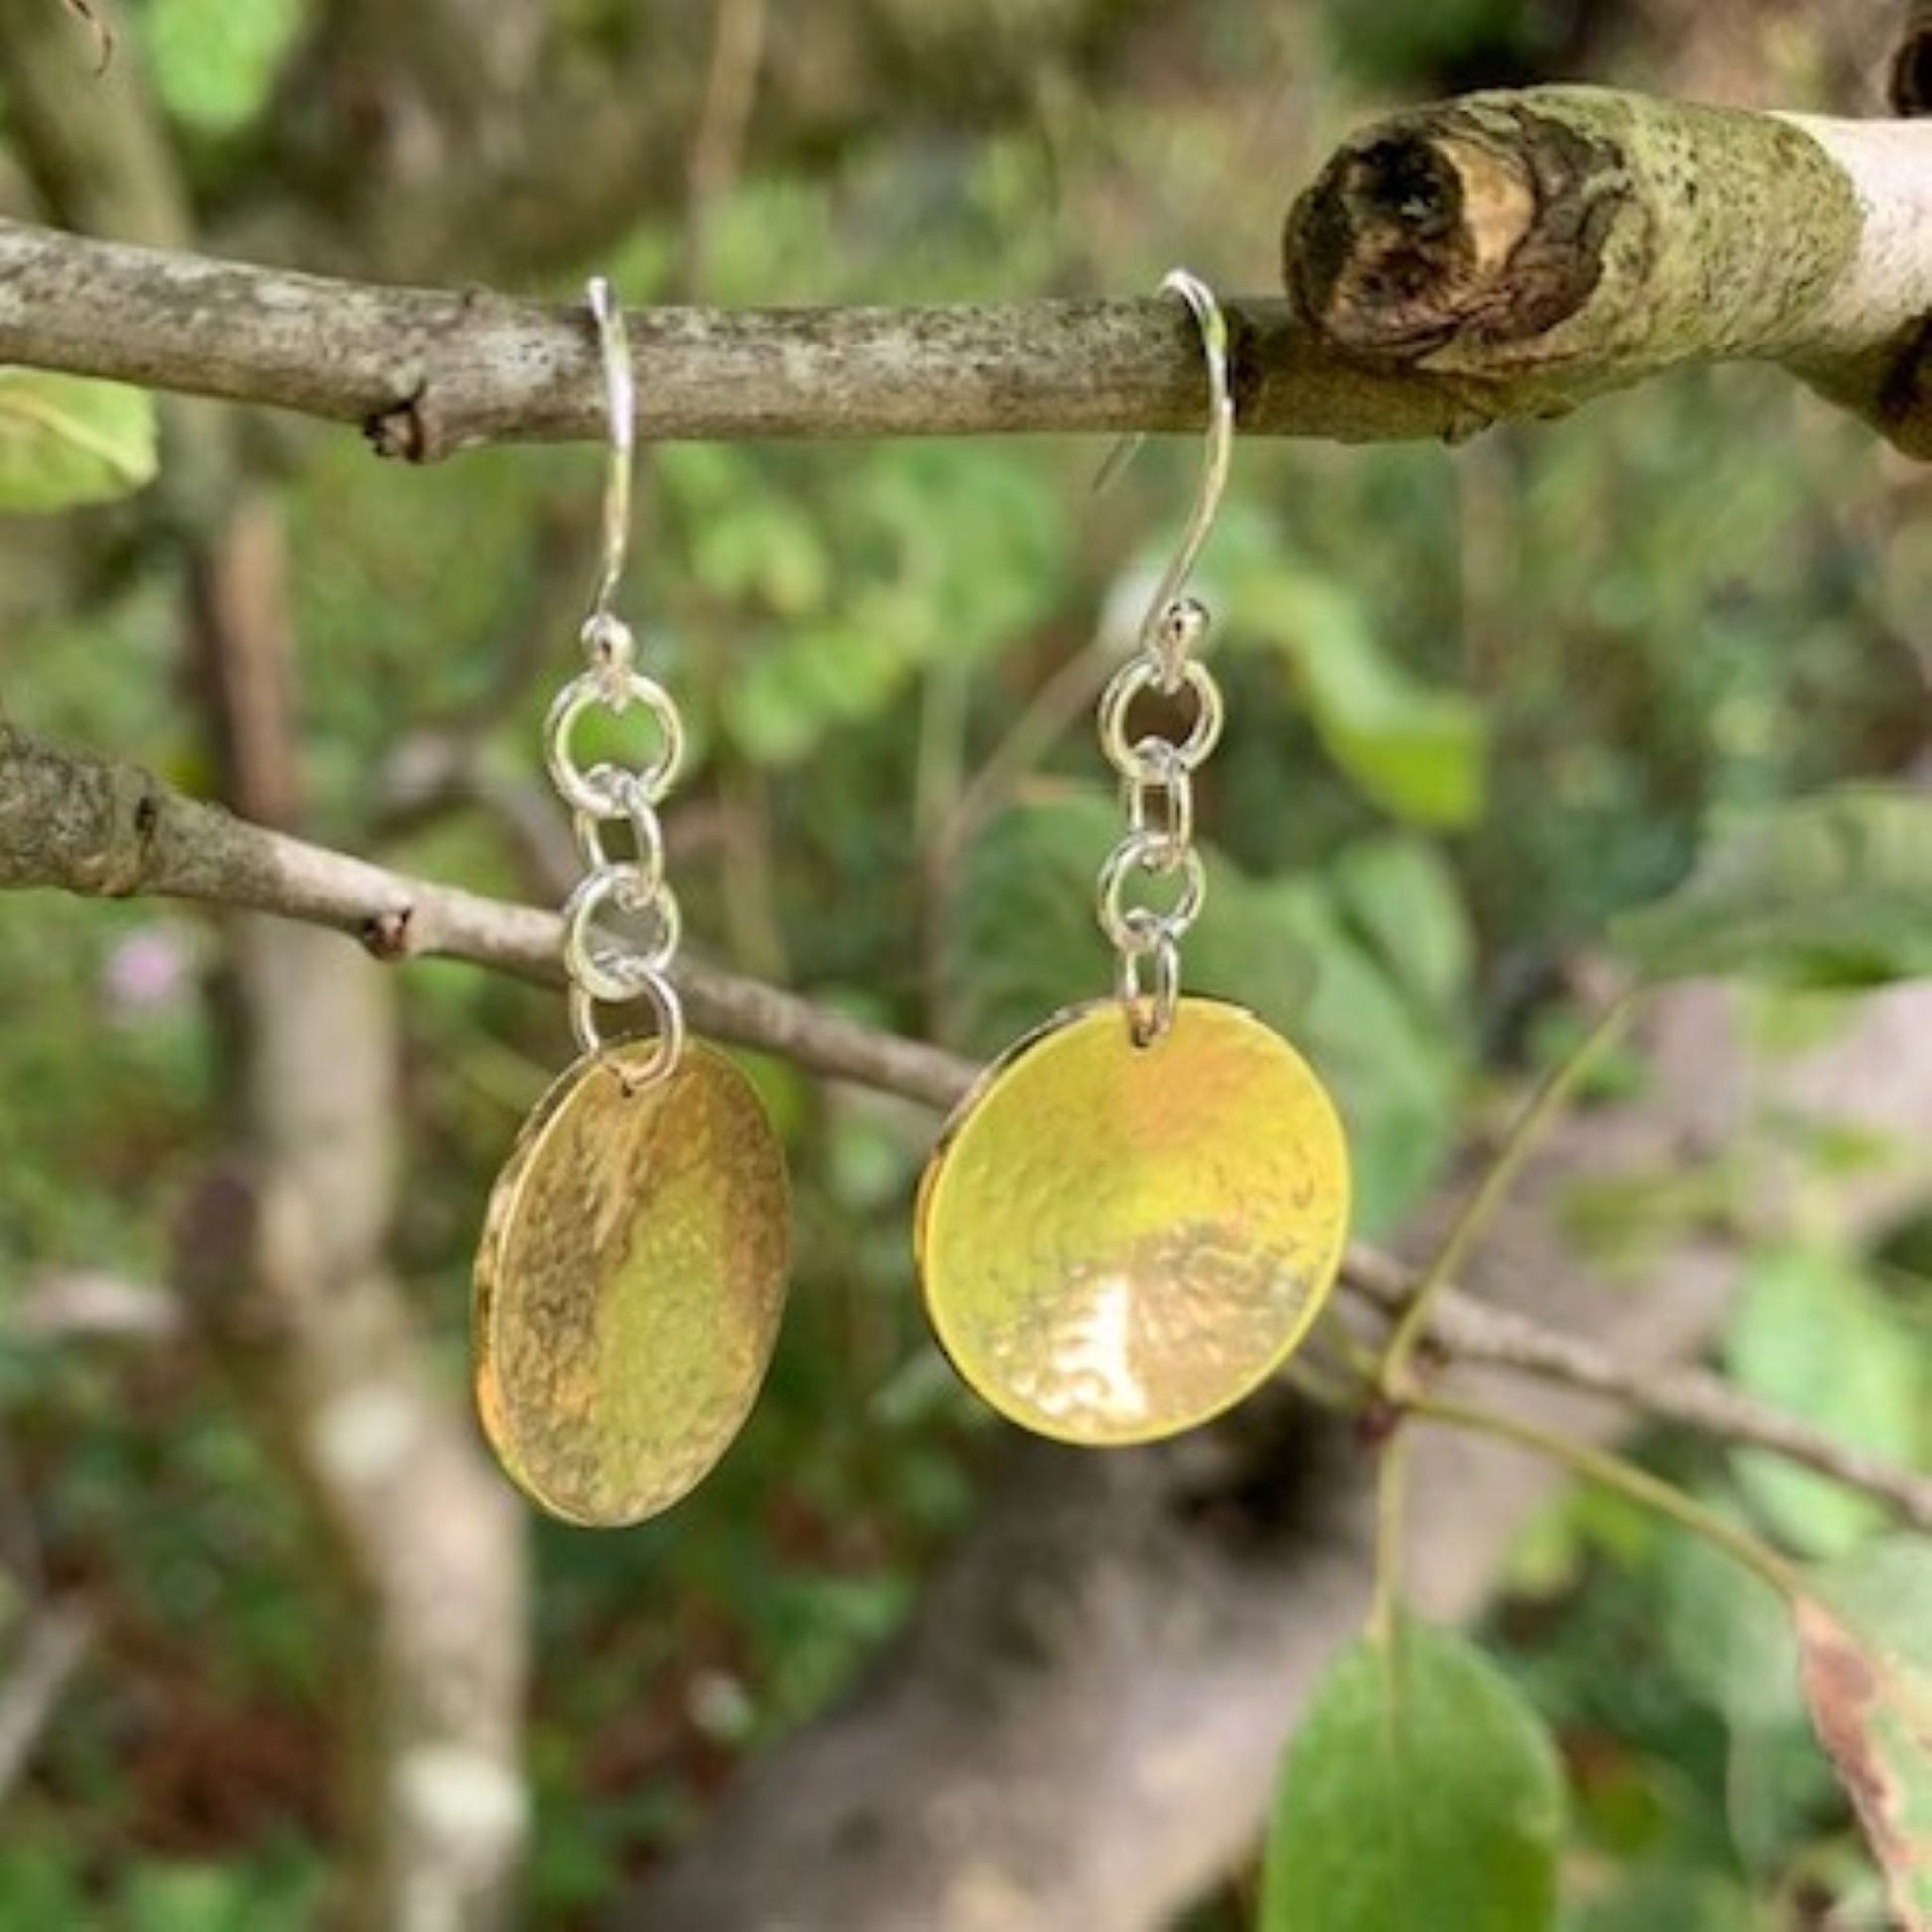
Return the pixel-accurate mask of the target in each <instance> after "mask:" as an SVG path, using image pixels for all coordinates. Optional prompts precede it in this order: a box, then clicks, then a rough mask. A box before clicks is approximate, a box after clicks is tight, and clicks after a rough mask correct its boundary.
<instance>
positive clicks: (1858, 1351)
mask: <svg viewBox="0 0 1932 1932" xmlns="http://www.w3.org/2000/svg"><path fill="white" fill-rule="evenodd" d="M1725 1361H1726V1364H1727V1366H1728V1367H1729V1369H1730V1372H1731V1374H1732V1375H1733V1376H1734V1377H1735V1378H1736V1380H1737V1383H1738V1385H1739V1386H1740V1387H1741V1388H1743V1389H1745V1390H1746V1391H1748V1392H1749V1393H1750V1394H1752V1395H1754V1396H1758V1397H1760V1398H1761V1399H1762V1400H1764V1401H1765V1402H1767V1403H1769V1404H1770V1405H1771V1406H1772V1407H1774V1408H1777V1409H1782V1410H1785V1411H1787V1412H1788V1413H1790V1414H1791V1415H1794V1416H1798V1417H1800V1418H1802V1419H1803V1420H1804V1421H1806V1422H1809V1423H1813V1424H1815V1425H1816V1426H1817V1427H1818V1428H1819V1429H1821V1430H1822V1431H1824V1432H1825V1434H1827V1435H1828V1436H1832V1437H1835V1438H1836V1439H1838V1440H1839V1441H1841V1442H1844V1443H1846V1444H1848V1445H1849V1446H1851V1447H1853V1448H1855V1449H1867V1450H1869V1451H1870V1452H1871V1453H1872V1454H1874V1455H1878V1456H1882V1457H1884V1458H1886V1459H1887V1460H1890V1461H1895V1462H1904V1463H1910V1462H1912V1461H1913V1460H1914V1459H1915V1457H1916V1454H1917V1450H1918V1431H1919V1420H1918V1418H1919V1401H1920V1395H1921V1375H1920V1370H1919V1366H1918V1357H1917V1353H1916V1351H1915V1350H1914V1348H1913V1346H1912V1343H1911V1341H1910V1338H1909V1337H1908V1336H1907V1335H1906V1334H1905V1333H1904V1331H1903V1330H1902V1329H1901V1328H1900V1327H1899V1325H1898V1323H1897V1322H1896V1321H1895V1320H1894V1319H1893V1317H1892V1316H1891V1314H1890V1312H1889V1311H1887V1309H1886V1307H1885V1305H1884V1304H1883V1303H1882V1302H1881V1301H1880V1300H1879V1299H1878V1298H1877V1296H1876V1295H1875V1294H1874V1293H1873V1291H1872V1289H1871V1287H1870V1285H1869V1284H1868V1283H1867V1282H1866V1281H1865V1280H1864V1279H1863V1276H1862V1275H1861V1274H1860V1273H1859V1272H1858V1270H1857V1269H1856V1268H1855V1267H1854V1266H1852V1264H1851V1263H1850V1262H1849V1261H1848V1260H1847V1259H1846V1258H1845V1257H1844V1256H1842V1255H1840V1254H1837V1253H1835V1252H1833V1251H1832V1250H1830V1249H1823V1248H1815V1247H1800V1246H1788V1247H1780V1248H1774V1249H1771V1250H1769V1251H1767V1252H1765V1253H1763V1254H1760V1255H1758V1256H1756V1257H1755V1258H1754V1259H1753V1260H1752V1263H1751V1267H1750V1272H1749V1274H1748V1276H1747V1278H1746V1281H1745V1284H1744V1292H1743V1295H1742V1297H1741V1298H1740V1300H1739V1302H1738V1304H1737V1308H1736V1310H1735V1311H1734V1312H1733V1314H1732V1316H1731V1320H1730V1327H1729V1331H1728V1334H1727V1336H1726V1338H1725ZM1735 1465H1736V1469H1737V1476H1738V1480H1739V1481H1740V1482H1741V1483H1742V1484H1743V1486H1744V1489H1745V1492H1746V1494H1747V1495H1748V1496H1749V1497H1750V1499H1751V1501H1752V1502H1753V1503H1754V1504H1755V1505H1756V1506H1757V1507H1758V1508H1759V1509H1760V1510H1761V1511H1762V1512H1763V1513H1764V1515H1765V1517H1766V1518H1767V1519H1768V1520H1769V1521H1770V1523H1771V1524H1772V1526H1773V1527H1774V1528H1775V1529H1776V1530H1777V1531H1778V1533H1779V1534H1780V1535H1781V1536H1783V1537H1784V1538H1785V1539H1786V1540H1787V1541H1788V1542H1790V1543H1791V1544H1792V1545H1793V1546H1794V1547H1795V1548H1797V1549H1799V1550H1802V1551H1803V1552H1804V1553H1805V1554H1806V1555H1808V1556H1813V1557H1830V1556H1837V1555H1839V1554H1841V1553H1842V1552H1844V1551H1846V1550H1849V1549H1851V1548H1852V1547H1853V1546H1854V1545H1855V1544H1857V1543H1858V1542H1860V1541H1861V1540H1862V1539H1863V1538H1864V1537H1866V1536H1868V1535H1870V1534H1871V1533H1872V1532H1873V1531H1874V1530H1876V1529H1877V1528H1879V1527H1880V1526H1881V1525H1882V1524H1883V1523H1884V1522H1885V1521H1886V1517H1885V1513H1884V1511H1883V1510H1882V1508H1881V1507H1880V1506H1879V1505H1878V1504H1877V1503H1875V1502H1874V1501H1873V1500H1872V1499H1871V1498H1870V1497H1868V1496H1865V1495H1863V1494H1862V1493H1861V1492H1859V1491H1858V1490H1856V1489H1849V1488H1847V1487H1845V1486H1844V1485H1843V1484H1842V1483H1837V1482H1833V1481H1832V1480H1831V1478H1830V1477H1828V1476H1822V1475H1818V1474H1816V1473H1814V1472H1813V1471H1812V1470H1810V1469H1800V1468H1796V1467H1794V1466H1793V1465H1792V1464H1791V1463H1790V1462H1788V1461H1786V1460H1785V1459H1784V1458H1783V1457H1781V1456H1775V1455H1772V1454H1770V1453H1769V1452H1768V1451H1765V1450H1750V1449H1745V1450H1739V1451H1738V1452H1737V1454H1736V1456H1735Z"/></svg>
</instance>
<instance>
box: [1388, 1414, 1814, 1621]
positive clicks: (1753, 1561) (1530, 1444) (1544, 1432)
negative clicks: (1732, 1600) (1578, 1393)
mask: <svg viewBox="0 0 1932 1932" xmlns="http://www.w3.org/2000/svg"><path fill="white" fill-rule="evenodd" d="M1409 1408H1410V1413H1411V1414H1412V1415H1415V1416H1418V1417H1420V1418H1421V1419H1422V1420H1423V1421H1425V1422H1438V1423H1446V1424H1448V1425H1449V1427H1450V1428H1452V1429H1463V1430H1468V1431H1470V1432H1472V1433H1473V1434H1476V1435H1480V1436H1494V1437H1496V1438H1498V1439H1499V1440H1501V1441H1503V1442H1506V1443H1514V1444H1515V1445H1516V1446H1517V1447H1518V1448H1519V1449H1529V1450H1530V1451H1532V1452H1533V1453H1534V1454H1537V1455H1544V1456H1548V1457H1549V1458H1550V1459H1551V1460H1553V1461H1556V1462H1561V1463H1562V1464H1563V1465H1564V1466H1565V1467H1566V1468H1569V1469H1573V1470H1575V1471H1576V1473H1577V1474H1578V1475H1580V1476H1583V1477H1584V1478H1586V1480H1587V1481H1590V1482H1595V1483H1600V1484H1601V1485H1602V1486H1603V1487H1604V1488H1606V1489H1614V1490H1615V1491H1616V1492H1617V1493H1618V1494H1619V1495H1623V1496H1628V1497H1629V1498H1630V1499H1631V1501H1633V1502H1637V1503H1641V1504H1643V1506H1644V1507H1645V1508H1646V1509H1653V1510H1655V1511H1656V1512H1657V1513H1658V1515H1660V1516H1667V1517H1669V1518H1670V1520H1671V1521H1672V1522H1674V1523H1677V1524H1679V1525H1680V1526H1681V1527H1683V1528H1684V1529H1687V1530H1689V1531H1691V1532H1692V1533H1693V1534H1694V1535H1696V1536H1701V1537H1704V1538H1705V1539H1706V1540H1707V1541H1709V1542H1711V1543H1714V1544H1716V1545H1717V1546H1718V1548H1719V1549H1721V1550H1723V1551H1724V1552H1725V1555H1727V1556H1731V1557H1734V1558H1735V1559H1736V1560H1737V1561H1738V1562H1739V1563H1741V1564H1742V1565H1743V1566H1744V1567H1745V1568H1746V1569H1747V1570H1751V1571H1754V1572H1755V1573H1756V1574H1757V1575H1758V1576H1759V1577H1761V1578H1763V1580H1764V1581H1765V1582H1766V1583H1767V1584H1769V1585H1770V1586H1771V1587H1772V1588H1773V1589H1775V1590H1776V1591H1777V1592H1778V1593H1779V1594H1780V1595H1781V1596H1786V1597H1797V1596H1799V1595H1802V1594H1803V1593H1804V1580H1803V1579H1802V1578H1801V1577H1800V1576H1799V1574H1798V1572H1797V1571H1796V1569H1794V1568H1793V1567H1792V1565H1790V1564H1788V1563H1786V1562H1785V1560H1784V1559H1783V1558H1782V1557H1780V1556H1779V1555H1778V1553H1777V1552H1776V1551H1775V1550H1773V1549H1772V1548H1771V1547H1770V1545H1769V1544H1767V1543H1763V1542H1761V1541H1759V1539H1758V1538H1756V1537H1754V1536H1752V1535H1751V1534H1750V1532H1749V1531H1747V1530H1740V1529H1739V1528H1738V1527H1737V1526H1736V1525H1735V1524H1734V1523H1727V1522H1726V1521H1725V1519H1724V1518H1723V1517H1722V1516H1720V1515H1718V1514H1717V1512H1716V1511H1715V1510H1710V1509H1707V1508H1706V1507H1705V1506H1704V1505H1703V1504H1702V1503H1701V1502H1699V1501H1698V1500H1697V1499H1696V1498H1695V1497H1694V1496H1692V1495H1690V1494H1689V1493H1688V1492H1687V1491H1685V1490H1683V1489H1680V1488H1678V1486H1677V1485H1676V1484H1675V1483H1674V1482H1666V1481H1665V1480H1664V1479H1663V1478H1662V1477H1661V1476H1654V1475H1652V1474H1651V1473H1650V1471H1649V1470H1648V1469H1640V1468H1638V1467H1637V1465H1636V1464H1635V1463H1634V1462H1626V1461H1625V1460H1624V1459H1623V1457H1622V1456H1620V1455H1612V1454H1611V1453H1610V1452H1609V1451H1608V1450H1607V1449H1596V1448H1594V1447H1593V1446H1592V1445H1590V1444H1588V1443H1580V1442H1577V1441H1575V1440H1573V1439H1572V1438H1570V1437H1568V1436H1560V1435H1558V1434H1557V1433H1556V1432H1555V1431H1553V1430H1548V1429H1543V1428H1541V1427H1539V1426H1538V1425H1537V1424H1535V1423H1533V1422H1527V1421H1525V1420H1524V1419H1523V1418H1522V1417H1521V1416H1511V1415H1504V1414H1503V1413H1502V1412H1501V1411H1499V1410H1492V1409H1479V1408H1477V1407H1476V1406H1475V1405H1474V1404H1472V1403H1466V1402H1448V1401H1445V1400H1443V1399H1442V1398H1440V1397H1437V1396H1422V1397H1418V1398H1417V1399H1416V1400H1415V1401H1414V1402H1412V1403H1411V1404H1410V1405H1409Z"/></svg>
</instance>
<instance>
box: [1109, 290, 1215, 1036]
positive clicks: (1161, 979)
mask: <svg viewBox="0 0 1932 1932" xmlns="http://www.w3.org/2000/svg"><path fill="white" fill-rule="evenodd" d="M1161 292H1162V293H1163V294H1164V295H1178V296H1179V297H1180V298H1181V300H1182V301H1183V302H1185V303H1186V304H1187V307H1188V309H1189V310H1190V311H1191V312H1192V314H1193V317H1194V320H1195V322H1196V323H1197V324H1198V325H1199V328H1200V338H1201V350H1202V353H1203V354H1204V355H1205V357H1206V359H1207V385H1208V408H1207V453H1206V460H1205V462H1204V464H1203V466H1202V470H1201V481H1200V488H1199V491H1198V493H1197V494H1196V496H1195V499H1194V510H1193V514H1192V515H1191V516H1190V517H1189V518H1188V519H1187V527H1186V529H1185V530H1184V531H1183V532H1182V533H1181V538H1180V545H1179V548H1178V549H1176V550H1175V551H1174V553H1173V557H1172V558H1171V559H1170V560H1169V562H1168V567H1167V569H1166V570H1164V571H1163V572H1162V573H1161V581H1160V583H1159V584H1157V585H1156V586H1155V591H1154V598H1153V601H1152V602H1151V603H1150V604H1149V605H1148V609H1147V615H1146V616H1145V617H1144V618H1143V619H1142V620H1141V628H1140V635H1139V638H1138V644H1139V648H1138V649H1137V651H1136V652H1135V654H1134V656H1132V657H1131V658H1129V659H1128V661H1127V662H1126V663H1124V664H1123V665H1121V667H1120V668H1119V670H1117V671H1116V672H1115V673H1114V674H1113V676H1112V677H1111V678H1110V679H1109V680H1108V682H1107V688H1106V689H1105V690H1104V691H1103V692H1102V693H1101V694H1100V707H1099V719H1098V723H1099V727H1100V746H1101V750H1102V751H1103V752H1104V753H1105V754H1106V757H1107V761H1108V762H1109V763H1110V764H1111V765H1112V766H1113V767H1114V770H1115V772H1116V773H1117V774H1118V775H1119V778H1120V784H1121V799H1122V803H1123V804H1124V805H1125V807H1126V810H1127V836H1126V837H1125V838H1124V839H1123V840H1121V842H1120V843H1119V844H1118V845H1117V846H1115V848H1114V850H1113V852H1112V853H1111V854H1110V855H1109V856H1108V859H1107V863H1106V864H1105V865H1104V866H1103V867H1102V868H1101V869H1100V881H1099V887H1098V891H1097V895H1096V910H1097V911H1098V914H1099V918H1100V929H1101V931H1102V932H1104V933H1105V934H1106V935H1107V938H1108V941H1109V942H1110V943H1111V945H1112V946H1113V948H1114V952H1115V955H1116V956H1117V958H1118V961H1119V975H1118V979H1117V988H1118V992H1119V997H1120V1003H1121V1006H1122V1008H1123V1009H1124V1010H1125V1012H1126V1015H1127V1031H1128V1036H1129V1037H1130V1038H1131V1039H1132V1040H1133V1042H1134V1044H1135V1045H1136V1046H1137V1047H1147V1046H1152V1045H1154V1044H1155V1043H1156V1042H1157V1041H1159V1040H1160V1039H1162V1038H1163V1037H1165V1035H1167V1033H1168V1030H1169V1029H1170V1028H1171V1027H1172V1026H1173V1020H1174V1015H1175V1014H1176V1012H1177V1011H1178V1010H1179V1004H1180V942H1181V940H1182V939H1183V938H1184V937H1185V936H1186V934H1187V931H1188V928H1189V927H1190V926H1192V925H1193V923H1194V921H1195V920H1196V919H1197V918H1198V917H1199V916H1200V912H1201V907H1202V905H1203V903H1204V902H1205V898H1206V890H1207V887H1206V875H1205V872H1204V871H1203V869H1202V865H1201V858H1200V854H1199V853H1198V852H1196V851H1195V850H1194V845H1193V829H1194V792H1193V783H1194V772H1195V771H1196V769H1197V768H1198V767H1199V766H1200V764H1201V763H1202V761H1203V760H1204V759H1206V758H1207V756H1208V754H1209V753H1210V752H1212V751H1213V749H1214V746H1215V743H1216V741H1217V740H1218V739H1219V738H1220V735H1221V725H1222V721H1223V719H1224V717H1225V706H1224V703H1223V700H1222V697H1221V688H1220V686H1219V685H1218V684H1217V683H1216V682H1215V681H1214V674H1213V673H1212V672H1211V671H1210V670H1209V669H1208V668H1207V666H1206V665H1205V664H1204V663H1202V662H1201V661H1200V660H1199V659H1198V658H1196V657H1195V656H1194V651H1195V649H1196V647H1197V646H1198V645H1199V644H1200V643H1201V642H1202V641H1203V640H1204V639H1205V637H1206V635H1207V623H1208V619H1207V612H1206V610H1205V609H1204V608H1203V607H1202V606H1201V605H1200V604H1199V603H1197V602H1196V601H1195V600H1194V599H1193V598H1191V597H1187V596H1185V595H1183V593H1184V592H1185V590H1186V588H1187V580H1188V578H1189V577H1190V576H1191V575H1192V574H1193V569H1194V563H1195V560H1196V559H1197V558H1198V557H1199V556H1200V553H1201V546H1202V545H1203V544H1204V543H1206V541H1207V533H1208V531H1209V530H1211V529H1212V528H1213V527H1214V516H1215V512H1216V511H1217V510H1218V509H1219V508H1220V506H1221V495H1222V492H1223V491H1224V490H1225V488H1226V487H1227V480H1228V465H1229V461H1230V458H1231V457H1232V455H1233V451H1234V390H1233V383H1232V382H1231V380H1230V378H1229V372H1228V329H1227V319H1226V318H1225V317H1224V316H1223V315H1222V314H1221V309H1220V305H1219V303H1217V302H1216V301H1215V300H1214V295H1213V291H1212V290H1210V289H1209V288H1208V286H1207V284H1206V283H1205V282H1202V281H1201V280H1199V278H1198V277H1196V276H1193V275H1190V274H1188V273H1187V271H1186V270H1185V269H1183V268H1176V269H1174V270H1173V272H1172V273H1171V274H1170V275H1168V276H1167V278H1166V279H1165V280H1164V281H1163V282H1162V284H1161ZM1125 448H1126V451H1127V454H1128V455H1129V456H1131V455H1132V454H1133V446H1132V444H1129V445H1126V446H1125ZM1115 455H1116V457H1117V458H1118V457H1119V455H1120V452H1119V451H1116V453H1115ZM1109 468H1110V469H1111V470H1113V471H1115V472H1116V473H1117V472H1118V463H1110V465H1109ZM1147 691H1159V692H1161V693H1162V694H1163V695H1164V696H1165V697H1167V698H1170V699H1174V700H1186V701H1190V702H1191V706H1192V710H1193V720H1192V723H1191V724H1190V725H1188V726H1187V728H1186V730H1185V733H1184V736H1183V737H1182V738H1181V739H1180V740H1179V741H1178V742H1176V741H1175V740H1173V739H1172V738H1168V737H1165V736H1163V735H1161V734H1159V733H1140V732H1136V730H1135V728H1134V727H1133V725H1132V724H1131V723H1130V722H1129V719H1130V715H1131V713H1132V711H1133V709H1134V704H1135V700H1136V699H1137V698H1139V697H1140V696H1141V695H1142V693H1144V692H1147ZM1185 708H1186V707H1185V704H1184V703H1183V706H1182V709H1183V713H1184V710H1185ZM1149 874H1152V875H1154V876H1155V877H1157V878H1162V879H1165V880H1167V881H1168V897H1167V902H1166V904H1165V906H1161V905H1150V904H1146V903H1135V902H1134V901H1133V900H1132V899H1131V898H1130V896H1129V895H1130V892H1131V890H1132V889H1133V887H1134V886H1135V885H1137V884H1139V883H1141V882H1142V881H1143V879H1144V876H1146V875H1149Z"/></svg>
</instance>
